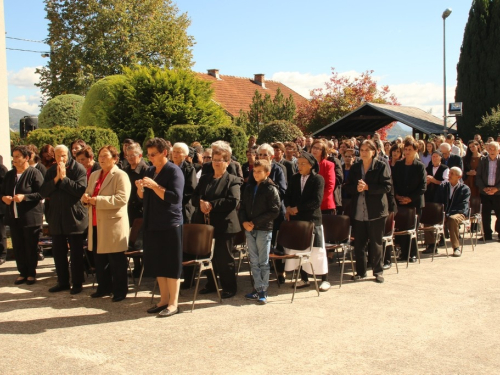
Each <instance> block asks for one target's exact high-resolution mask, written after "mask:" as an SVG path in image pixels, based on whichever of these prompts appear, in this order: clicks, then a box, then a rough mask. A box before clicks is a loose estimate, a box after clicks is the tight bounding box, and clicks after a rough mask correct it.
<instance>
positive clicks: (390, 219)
mask: <svg viewBox="0 0 500 375" xmlns="http://www.w3.org/2000/svg"><path fill="white" fill-rule="evenodd" d="M393 232H394V212H389V215H388V216H387V218H386V219H385V230H384V237H387V236H392V233H393Z"/></svg>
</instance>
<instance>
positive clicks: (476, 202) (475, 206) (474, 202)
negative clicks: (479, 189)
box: [469, 197, 481, 216]
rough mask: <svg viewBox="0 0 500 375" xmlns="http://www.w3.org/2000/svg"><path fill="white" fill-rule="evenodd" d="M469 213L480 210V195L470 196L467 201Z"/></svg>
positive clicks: (474, 213)
mask: <svg viewBox="0 0 500 375" xmlns="http://www.w3.org/2000/svg"><path fill="white" fill-rule="evenodd" d="M469 206H470V214H471V216H472V215H476V214H479V213H480V212H481V198H480V197H470V201H469Z"/></svg>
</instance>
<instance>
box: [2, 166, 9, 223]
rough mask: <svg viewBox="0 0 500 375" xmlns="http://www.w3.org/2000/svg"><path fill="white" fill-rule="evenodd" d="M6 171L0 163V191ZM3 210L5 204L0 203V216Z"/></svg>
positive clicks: (3, 213) (4, 209)
mask: <svg viewBox="0 0 500 375" xmlns="http://www.w3.org/2000/svg"><path fill="white" fill-rule="evenodd" d="M7 172H8V169H7V167H6V166H5V165H3V164H0V191H2V184H3V181H4V179H5V175H6V174H7ZM5 211H6V205H5V204H1V203H0V216H3V215H5ZM0 220H2V219H1V218H0Z"/></svg>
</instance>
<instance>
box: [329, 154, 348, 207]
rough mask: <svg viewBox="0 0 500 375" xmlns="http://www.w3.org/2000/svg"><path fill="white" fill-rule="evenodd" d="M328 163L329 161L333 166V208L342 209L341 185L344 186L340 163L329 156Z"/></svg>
mask: <svg viewBox="0 0 500 375" xmlns="http://www.w3.org/2000/svg"><path fill="white" fill-rule="evenodd" d="M328 161H331V162H332V163H333V164H334V165H335V190H333V199H334V200H335V207H342V185H343V184H344V170H343V169H342V163H341V162H340V160H339V159H338V158H337V157H335V156H334V155H331V156H329V157H328Z"/></svg>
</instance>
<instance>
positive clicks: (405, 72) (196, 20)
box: [4, 0, 472, 117]
mask: <svg viewBox="0 0 500 375" xmlns="http://www.w3.org/2000/svg"><path fill="white" fill-rule="evenodd" d="M471 2H472V1H470V0H469V1H467V0H460V1H457V0H447V1H443V0H420V1H419V2H408V1H401V0H382V1H378V2H374V1H368V0H358V1H356V2H345V1H340V0H312V1H308V2H304V1H302V0H288V1H284V0H273V1H269V0H253V1H247V0H238V1H231V0H178V1H176V4H177V6H178V8H179V11H180V12H182V13H183V12H187V13H188V15H189V17H190V18H191V26H190V28H189V29H188V32H189V34H190V35H193V36H194V38H195V40H196V45H195V46H194V48H193V56H194V62H195V64H194V66H193V69H194V70H195V71H198V72H206V70H207V69H213V68H216V69H219V70H220V74H222V75H234V76H239V77H253V75H254V74H255V73H264V74H265V75H266V79H272V80H276V81H280V82H283V83H284V84H286V85H288V86H289V87H291V88H292V89H294V90H296V91H297V92H299V93H300V94H302V95H304V96H306V97H308V96H309V91H310V90H312V89H314V88H319V87H323V86H324V83H325V82H326V81H328V79H329V78H330V76H331V68H332V67H335V69H336V71H337V72H340V73H342V74H344V75H348V76H356V75H358V74H359V73H360V72H364V71H366V70H374V73H373V76H374V77H375V78H376V79H377V81H378V83H379V84H380V85H389V87H390V90H391V92H392V93H394V94H395V95H396V97H397V98H398V100H399V102H400V103H401V104H402V105H408V106H416V107H419V108H422V109H424V110H426V111H432V113H433V114H434V115H435V116H438V117H441V116H442V115H443V20H442V18H441V14H442V13H443V11H444V10H445V9H446V8H452V10H453V12H452V14H451V15H450V17H449V18H448V19H447V20H446V74H447V90H446V91H447V100H448V102H450V101H453V100H454V94H455V86H456V65H457V62H458V59H459V56H460V46H461V43H462V38H463V32H464V28H465V25H466V22H467V18H468V13H469V10H470V6H471ZM4 7H5V23H6V32H7V35H6V36H7V37H13V38H22V39H28V40H32V41H42V40H44V39H45V38H46V37H47V20H46V19H45V11H44V9H43V3H42V2H41V1H38V0H37V1H33V0H30V1H29V8H30V9H29V12H26V2H25V1H15V0H4ZM7 47H8V48H17V49H26V50H31V51H35V52H22V51H15V50H7V69H8V82H9V105H10V106H11V107H13V108H17V109H22V110H24V111H26V112H29V113H31V114H37V113H38V112H39V104H40V92H39V90H38V89H37V88H36V87H35V86H34V84H35V83H36V82H37V81H38V77H37V76H36V75H35V69H36V68H37V67H41V66H43V65H45V64H46V62H47V60H46V59H45V58H42V56H41V55H42V52H44V51H47V49H48V46H46V45H44V44H42V43H36V42H27V41H19V40H15V39H7Z"/></svg>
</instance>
